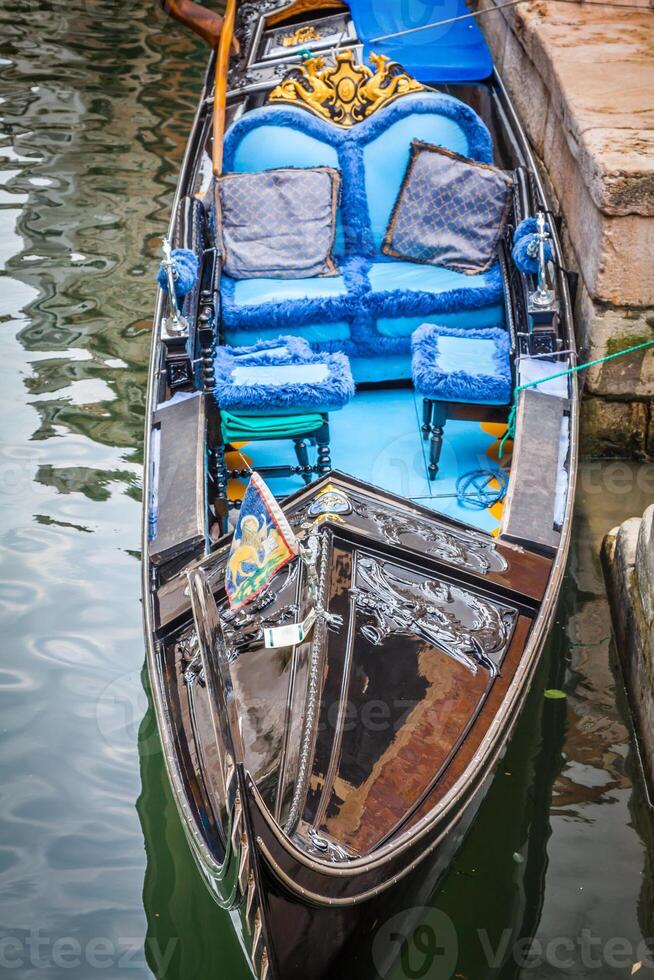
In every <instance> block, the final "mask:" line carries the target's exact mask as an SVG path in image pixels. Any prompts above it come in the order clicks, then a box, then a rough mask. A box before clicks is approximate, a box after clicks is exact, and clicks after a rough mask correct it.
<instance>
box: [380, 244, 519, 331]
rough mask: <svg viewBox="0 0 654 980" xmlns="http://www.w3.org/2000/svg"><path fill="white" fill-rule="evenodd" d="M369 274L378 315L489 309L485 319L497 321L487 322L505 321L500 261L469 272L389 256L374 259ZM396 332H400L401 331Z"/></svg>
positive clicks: (425, 313)
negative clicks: (382, 258)
mask: <svg viewBox="0 0 654 980" xmlns="http://www.w3.org/2000/svg"><path fill="white" fill-rule="evenodd" d="M367 277H368V281H369V283H370V296H369V297H368V300H367V302H368V305H369V307H370V309H371V310H372V311H373V312H374V313H375V314H376V316H377V318H378V319H383V318H385V317H393V318H397V317H401V316H408V317H411V316H413V317H419V316H425V315H428V314H433V313H448V314H451V313H459V312H462V313H466V312H467V311H470V310H489V313H488V315H487V317H486V318H485V319H488V320H492V321H493V322H492V323H484V324H483V325H484V326H491V325H494V324H499V323H501V322H502V313H501V310H502V302H503V296H504V290H503V285H502V276H501V273H500V268H499V264H498V263H496V264H495V265H493V266H492V267H491V268H490V269H489V270H488V271H487V272H483V273H479V274H477V275H473V276H468V275H465V273H463V272H454V271H453V270H451V269H444V268H442V267H440V266H432V265H421V264H419V263H417V262H399V261H395V260H388V261H386V262H373V263H372V264H371V265H370V268H369V269H368V271H367ZM480 325H481V324H480ZM380 332H381V331H380ZM410 332H411V331H409V333H410ZM392 335H393V336H398V333H397V331H394V332H393V333H392ZM403 335H404V336H406V334H403Z"/></svg>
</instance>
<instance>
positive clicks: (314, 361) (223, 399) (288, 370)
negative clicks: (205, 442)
mask: <svg viewBox="0 0 654 980" xmlns="http://www.w3.org/2000/svg"><path fill="white" fill-rule="evenodd" d="M257 359H258V358H257V356H256V355H254V356H249V357H246V358H243V357H242V356H239V352H238V350H234V349H233V348H228V347H219V348H218V350H217V351H216V356H215V373H216V387H215V397H216V400H217V402H218V405H219V407H220V408H221V409H225V410H226V411H228V412H238V413H240V414H260V413H263V414H274V413H277V412H281V413H288V412H293V413H302V412H307V411H311V412H333V411H336V410H337V409H339V408H342V407H343V406H344V405H346V404H347V403H348V402H349V401H350V400H351V399H352V398H353V397H354V381H353V379H352V372H351V370H350V362H349V360H348V358H347V357H346V356H345V355H344V354H314V353H311V352H309V353H308V354H305V353H304V352H302V351H301V350H300V349H299V347H298V348H296V349H295V350H294V351H290V350H289V356H288V357H284V356H283V355H280V357H278V358H277V360H276V362H272V361H271V359H270V356H269V355H268V352H267V350H266V345H264V359H263V360H262V362H261V363H256V361H257Z"/></svg>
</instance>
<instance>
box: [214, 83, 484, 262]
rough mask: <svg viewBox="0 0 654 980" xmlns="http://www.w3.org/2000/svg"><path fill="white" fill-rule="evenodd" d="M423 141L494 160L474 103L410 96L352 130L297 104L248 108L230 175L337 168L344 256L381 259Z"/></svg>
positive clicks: (227, 151) (235, 134)
mask: <svg viewBox="0 0 654 980" xmlns="http://www.w3.org/2000/svg"><path fill="white" fill-rule="evenodd" d="M414 139H420V140H423V141H424V142H427V143H434V144H436V145H437V146H442V147H444V148H445V149H448V150H452V151H453V152H455V153H459V154H461V155H463V156H467V157H470V158H471V159H473V160H477V161H479V162H480V163H492V159H493V150H492V142H491V138H490V134H489V132H488V129H487V128H486V126H485V125H484V123H483V122H482V120H481V119H480V118H479V116H478V115H477V114H476V113H475V112H474V110H473V109H471V108H470V106H467V105H465V103H463V102H460V101H459V100H458V99H455V98H453V97H452V96H448V95H444V94H442V93H440V92H420V93H415V94H412V95H407V96H405V97H403V98H401V99H397V100H396V101H395V102H393V103H391V104H390V105H388V106H386V107H385V108H384V109H381V110H380V111H379V112H377V113H375V114H374V115H372V116H370V117H369V118H368V119H366V120H364V121H363V122H361V123H358V124H356V125H355V126H353V127H351V128H350V129H343V128H341V127H339V126H335V125H333V124H331V123H327V122H324V121H323V120H322V119H319V118H318V117H317V116H314V115H313V114H312V113H310V112H308V111H307V110H304V109H300V108H296V107H294V106H286V105H284V106H281V105H275V106H264V107H263V108H261V109H254V110H252V111H251V112H248V113H246V114H245V115H244V116H242V117H241V118H240V119H239V120H238V121H237V122H235V123H233V125H232V126H231V127H230V128H229V130H228V131H227V133H226V135H225V148H224V160H223V165H224V169H225V171H226V172H237V173H243V172H253V171H257V170H270V169H272V168H276V167H315V166H329V167H336V168H338V169H340V171H341V174H342V180H343V184H342V194H341V207H340V212H339V225H338V228H337V242H336V249H335V251H336V253H337V254H340V253H343V252H346V253H347V254H355V255H367V256H374V255H376V254H377V253H378V252H379V248H380V245H381V241H382V239H383V237H384V232H385V230H386V226H387V224H388V220H389V218H390V214H391V211H392V209H393V205H394V204H395V201H396V198H397V195H398V192H399V189H400V186H401V184H402V180H403V178H404V174H405V172H406V168H407V164H408V161H409V154H410V149H411V142H412V140H414Z"/></svg>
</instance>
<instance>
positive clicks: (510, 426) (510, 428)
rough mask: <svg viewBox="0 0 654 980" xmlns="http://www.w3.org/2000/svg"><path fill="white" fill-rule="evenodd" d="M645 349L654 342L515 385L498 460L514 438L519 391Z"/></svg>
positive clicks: (653, 344) (637, 345)
mask: <svg viewBox="0 0 654 980" xmlns="http://www.w3.org/2000/svg"><path fill="white" fill-rule="evenodd" d="M647 347H654V340H646V341H645V342H644V343H642V344H635V345H634V346H633V347H626V348H625V349H624V350H619V351H616V352H615V353H614V354H605V355H604V356H603V357H596V358H594V360H592V361H586V363H585V364H576V365H575V366H574V367H570V368H566V369H565V370H564V371H557V372H556V374H550V375H548V376H547V377H546V378H538V379H537V380H536V381H526V382H525V383H524V384H521V385H516V386H515V388H514V389H513V404H512V406H511V411H510V412H509V420H508V423H507V428H506V432H505V433H504V435H503V436H502V439H501V441H500V448H499V453H498V456H499V458H500V459H502V455H503V453H504V446H505V444H506V442H508V440H509V439H513V438H514V436H515V425H516V413H517V410H518V396H519V394H520V392H521V391H526V390H527V388H537V387H538V386H539V385H542V384H546V383H547V382H548V381H555V380H556V379H557V378H565V377H568V376H569V375H572V374H577V373H578V372H579V371H585V370H586V369H587V368H590V367H594V366H595V365H596V364H605V363H606V362H607V361H613V360H615V358H616V357H624V356H625V355H626V354H633V353H634V352H635V351H639V350H645V348H647Z"/></svg>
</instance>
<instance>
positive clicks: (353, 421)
mask: <svg viewBox="0 0 654 980" xmlns="http://www.w3.org/2000/svg"><path fill="white" fill-rule="evenodd" d="M421 421H422V399H421V398H420V397H419V396H418V395H416V394H415V392H414V391H413V389H411V388H386V389H368V390H363V391H359V392H357V394H356V395H355V397H354V399H353V401H352V402H350V404H349V405H347V406H346V407H345V408H344V409H342V410H341V411H340V412H334V413H333V414H332V415H330V430H331V439H330V446H331V455H332V466H333V467H334V469H337V470H341V472H344V473H349V474H350V475H351V476H354V477H357V478H358V479H360V480H364V481H365V482H367V483H372V484H374V485H375V486H378V487H381V488H382V489H383V490H388V491H390V492H391V493H394V494H397V495H398V496H400V497H405V498H407V499H410V500H413V501H415V502H416V503H419V504H421V505H422V506H423V507H429V508H431V509H433V510H435V511H438V512H439V513H441V514H446V515H448V516H449V517H453V518H456V519H458V520H461V521H464V522H465V523H466V524H470V525H472V526H474V527H477V528H479V529H480V530H484V531H489V532H490V531H493V530H495V529H496V528H497V527H498V525H499V520H498V518H497V516H494V512H495V510H496V509H495V508H493V510H492V511H489V510H473V509H471V508H469V507H465V506H462V504H461V503H460V502H459V501H458V500H457V496H456V483H457V480H458V478H459V477H460V476H462V475H463V474H465V473H469V472H471V471H473V470H477V469H480V468H482V469H485V470H489V469H490V470H497V469H499V466H498V463H497V462H496V461H494V460H493V459H492V458H491V457H490V456H489V455H488V452H489V450H490V449H491V447H492V446H496V445H497V437H496V436H495V435H492V434H490V433H489V432H487V431H485V429H484V427H482V425H481V424H480V423H479V422H457V421H448V422H447V424H446V426H445V435H444V440H443V450H442V453H441V459H440V464H439V471H438V476H437V478H436V480H434V481H430V480H429V478H428V472H427V464H428V457H429V443H428V442H427V441H425V440H424V439H423V438H422V431H421V428H420V426H421ZM240 452H241V453H242V454H243V455H244V457H245V458H246V459H248V460H249V461H250V462H251V465H252V466H253V467H254V468H255V469H256V468H257V467H263V466H270V465H275V464H279V463H280V461H282V460H283V461H286V460H288V461H289V462H290V463H295V452H294V449H293V444H292V443H291V442H290V441H284V442H282V441H279V442H278V441H274V442H273V441H271V442H259V443H248V444H247V445H243V446H241V447H240ZM310 453H311V454H312V462H313V461H314V460H315V449H314V448H311V449H310ZM233 465H235V466H239V465H241V464H240V463H239V461H238V459H237V460H236V461H235V462H234V464H233ZM269 484H270V487H271V489H272V490H273V492H274V493H275V494H276V495H277V496H286V494H289V493H292V492H293V491H294V490H297V489H299V488H300V487H301V486H302V485H303V483H302V480H301V478H300V477H290V478H277V479H273V478H270V480H269Z"/></svg>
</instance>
